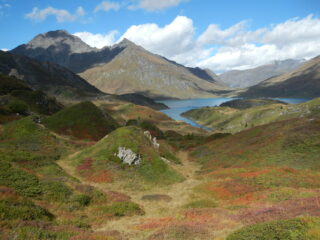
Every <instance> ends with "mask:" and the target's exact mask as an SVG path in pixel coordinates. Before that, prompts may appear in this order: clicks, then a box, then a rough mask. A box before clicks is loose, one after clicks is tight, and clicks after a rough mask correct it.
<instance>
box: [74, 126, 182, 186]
mask: <svg viewBox="0 0 320 240" xmlns="http://www.w3.org/2000/svg"><path fill="white" fill-rule="evenodd" d="M119 147H125V148H127V149H131V150H132V151H133V152H135V153H136V154H140V156H141V158H142V161H141V164H140V165H134V166H129V165H127V164H123V163H122V162H121V160H120V159H119V158H118V157H117V156H115V155H116V153H118V148H119ZM161 149H162V148H161V147H160V149H159V150H157V149H156V148H155V147H154V146H153V144H152V142H151V141H150V140H149V139H148V138H147V137H146V136H145V135H144V133H143V130H141V129H139V128H137V127H134V126H130V127H123V128H119V129H117V130H116V131H114V132H112V133H110V134H109V135H108V136H107V137H105V138H103V139H102V140H100V141H99V142H98V143H97V144H95V145H94V146H91V147H89V148H86V149H85V150H83V151H82V152H80V153H79V154H78V155H77V156H75V157H73V158H72V159H70V160H71V164H73V165H74V166H76V167H79V166H81V171H80V173H81V172H82V173H83V174H85V173H86V174H90V173H93V172H95V171H102V170H107V171H109V172H111V173H112V175H113V177H114V178H115V179H121V180H124V179H127V180H129V179H130V181H128V183H130V182H132V181H133V182H135V183H137V184H138V185H139V184H142V183H143V182H149V183H153V184H162V185H165V184H171V183H174V182H179V181H182V180H183V177H182V176H181V175H180V174H178V173H177V172H176V171H175V170H173V169H172V168H170V167H169V166H168V165H167V164H166V163H165V162H164V161H163V160H162V159H161V156H162V155H164V156H166V157H168V159H169V160H171V159H172V160H173V162H177V160H176V159H175V158H173V157H174V156H172V157H171V156H170V155H169V154H168V153H166V152H164V154H162V153H161V151H162V150H161ZM171 154H173V153H171ZM88 159H89V160H91V162H90V163H89V164H88V165H85V162H86V161H88Z"/></svg>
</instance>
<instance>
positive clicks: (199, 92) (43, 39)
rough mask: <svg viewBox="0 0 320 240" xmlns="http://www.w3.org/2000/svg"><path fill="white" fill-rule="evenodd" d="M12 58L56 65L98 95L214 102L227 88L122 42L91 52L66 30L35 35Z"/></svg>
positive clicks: (201, 73)
mask: <svg viewBox="0 0 320 240" xmlns="http://www.w3.org/2000/svg"><path fill="white" fill-rule="evenodd" d="M11 52H12V53H14V54H18V55H24V56H28V57H31V58H35V59H37V60H39V61H49V62H54V63H57V64H60V65H62V66H64V67H67V68H69V69H70V70H72V71H74V72H76V73H78V74H79V75H80V76H82V77H83V78H84V79H86V80H87V81H88V82H89V83H91V84H92V85H94V86H96V87H97V88H98V89H100V90H101V91H103V92H106V93H111V94H127V93H141V94H143V95H145V96H149V97H153V98H195V97H214V96H217V95H218V94H221V93H225V92H227V91H228V88H227V87H225V86H223V85H222V84H221V83H218V82H217V81H216V80H215V79H214V77H213V75H211V74H208V72H207V71H205V70H202V69H200V68H187V67H185V66H183V65H180V64H177V63H175V62H173V61H170V60H168V59H166V58H164V57H161V56H159V55H156V54H152V53H150V52H148V51H146V50H145V49H143V48H142V47H140V46H137V45H135V44H134V43H132V42H130V41H129V40H127V39H124V40H123V41H122V42H120V43H118V44H116V45H114V46H112V47H104V48H102V49H97V48H92V47H90V46H89V45H87V44H86V43H84V42H83V41H82V40H81V39H80V38H78V37H76V36H73V35H71V34H69V33H67V32H66V31H62V30H58V31H51V32H48V33H45V34H39V35H38V36H36V37H35V38H34V39H32V40H31V41H30V42H29V43H27V44H23V45H21V46H18V47H17V48H15V49H13V50H12V51H11Z"/></svg>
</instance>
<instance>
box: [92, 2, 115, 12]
mask: <svg viewBox="0 0 320 240" xmlns="http://www.w3.org/2000/svg"><path fill="white" fill-rule="evenodd" d="M120 7H121V5H120V4H119V3H116V2H108V1H104V2H101V3H100V4H99V5H98V6H96V8H95V9H94V12H98V11H105V12H108V11H110V10H114V11H117V10H119V9H120Z"/></svg>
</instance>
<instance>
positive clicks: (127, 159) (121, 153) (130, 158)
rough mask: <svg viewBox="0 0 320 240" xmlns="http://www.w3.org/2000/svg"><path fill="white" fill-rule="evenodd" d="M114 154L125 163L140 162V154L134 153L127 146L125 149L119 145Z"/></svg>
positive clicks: (136, 163) (137, 163)
mask: <svg viewBox="0 0 320 240" xmlns="http://www.w3.org/2000/svg"><path fill="white" fill-rule="evenodd" d="M116 156H117V157H118V158H120V159H121V160H122V162H123V163H125V164H129V165H139V164H140V163H141V157H140V155H139V154H136V153H135V152H133V151H132V150H131V149H129V148H128V149H127V148H125V147H119V148H118V153H117V154H116Z"/></svg>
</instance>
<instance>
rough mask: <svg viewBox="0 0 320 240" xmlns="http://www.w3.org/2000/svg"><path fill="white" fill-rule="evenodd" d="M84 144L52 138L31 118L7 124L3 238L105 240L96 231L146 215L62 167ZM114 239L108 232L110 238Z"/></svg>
mask: <svg viewBox="0 0 320 240" xmlns="http://www.w3.org/2000/svg"><path fill="white" fill-rule="evenodd" d="M83 145H84V143H81V142H78V143H76V142H74V141H69V140H67V139H65V138H60V137H57V136H55V135H52V134H51V133H50V131H49V130H47V129H45V128H43V127H42V126H41V125H39V124H36V123H34V122H33V121H32V119H31V117H27V118H23V119H21V120H17V121H12V122H10V123H8V124H5V125H3V126H2V128H1V134H0V164H1V168H0V192H1V194H0V212H1V214H0V225H1V227H0V229H1V231H0V238H1V239H21V240H22V239H43V240H46V239H61V240H67V239H79V238H81V237H82V236H86V239H102V238H101V237H102V236H101V235H100V234H96V233H92V231H91V227H93V226H98V225H99V224H102V223H104V222H106V221H109V220H110V219H113V218H120V217H123V216H132V215H141V214H143V210H142V209H141V208H140V206H139V205H137V204H135V203H133V202H131V201H130V198H129V199H124V200H123V201H122V202H118V201H117V200H114V199H112V197H110V196H109V195H108V194H107V193H106V192H101V191H99V190H97V189H95V188H94V187H92V186H88V185H86V184H84V183H81V182H80V181H79V180H78V179H76V178H74V177H71V176H70V175H68V174H67V173H66V172H65V171H64V170H63V169H62V168H61V167H60V166H59V165H58V164H57V163H56V160H58V159H59V158H61V157H63V156H66V155H68V154H70V153H72V152H75V151H78V150H80V149H81V148H83ZM114 194H116V193H114ZM111 235H112V234H111V233H104V234H103V236H104V239H106V238H109V237H111Z"/></svg>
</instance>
